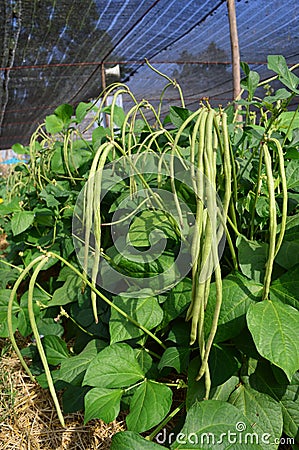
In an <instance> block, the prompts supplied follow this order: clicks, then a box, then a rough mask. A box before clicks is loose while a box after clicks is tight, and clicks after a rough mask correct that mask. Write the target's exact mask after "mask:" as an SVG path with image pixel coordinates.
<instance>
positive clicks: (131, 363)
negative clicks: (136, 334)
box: [83, 344, 144, 388]
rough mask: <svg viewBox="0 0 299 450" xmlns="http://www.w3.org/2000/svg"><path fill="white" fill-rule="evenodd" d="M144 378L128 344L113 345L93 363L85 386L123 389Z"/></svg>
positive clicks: (102, 352) (88, 371)
mask: <svg viewBox="0 0 299 450" xmlns="http://www.w3.org/2000/svg"><path fill="white" fill-rule="evenodd" d="M142 378H144V372H143V370H142V369H141V367H140V365H139V364H138V362H137V360H136V357H135V354H134V350H133V349H132V348H131V347H130V346H129V345H127V344H112V345H109V347H106V348H104V350H102V351H101V352H100V353H98V355H97V356H96V358H95V359H94V360H93V361H92V362H91V364H90V366H89V367H88V369H87V372H86V374H85V377H84V380H83V385H89V386H96V387H107V388H121V387H127V386H131V385H132V384H134V383H137V381H139V380H141V379H142Z"/></svg>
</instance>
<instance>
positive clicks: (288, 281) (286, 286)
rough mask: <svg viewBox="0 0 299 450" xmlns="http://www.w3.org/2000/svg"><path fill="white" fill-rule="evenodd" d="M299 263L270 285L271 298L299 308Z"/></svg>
mask: <svg viewBox="0 0 299 450" xmlns="http://www.w3.org/2000/svg"><path fill="white" fill-rule="evenodd" d="M298 292H299V265H298V266H295V267H294V268H293V269H291V270H289V271H288V272H286V273H285V274H283V275H282V276H281V277H280V278H278V279H277V280H275V281H274V282H273V283H272V284H271V286H270V298H271V300H279V301H281V302H283V303H286V304H288V305H291V306H293V307H294V308H296V309H298V310H299V299H298Z"/></svg>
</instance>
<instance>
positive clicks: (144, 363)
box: [134, 348, 153, 375]
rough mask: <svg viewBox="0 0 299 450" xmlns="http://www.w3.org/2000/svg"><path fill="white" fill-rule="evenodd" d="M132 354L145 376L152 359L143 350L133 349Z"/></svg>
mask: <svg viewBox="0 0 299 450" xmlns="http://www.w3.org/2000/svg"><path fill="white" fill-rule="evenodd" d="M134 353H135V356H136V359H137V361H138V363H139V365H140V367H141V369H142V370H143V372H144V373H145V375H147V372H148V371H149V370H150V369H151V367H152V365H153V358H152V357H151V356H150V355H149V354H148V352H147V351H146V350H144V349H143V348H134Z"/></svg>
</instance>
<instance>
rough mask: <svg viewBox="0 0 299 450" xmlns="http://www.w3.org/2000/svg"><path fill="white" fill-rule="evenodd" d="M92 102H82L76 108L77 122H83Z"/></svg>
mask: <svg viewBox="0 0 299 450" xmlns="http://www.w3.org/2000/svg"><path fill="white" fill-rule="evenodd" d="M91 107H92V103H85V102H80V103H79V105H78V106H77V108H76V119H77V123H81V122H82V120H83V119H84V118H85V116H86V114H87V113H88V111H89V110H90V109H91Z"/></svg>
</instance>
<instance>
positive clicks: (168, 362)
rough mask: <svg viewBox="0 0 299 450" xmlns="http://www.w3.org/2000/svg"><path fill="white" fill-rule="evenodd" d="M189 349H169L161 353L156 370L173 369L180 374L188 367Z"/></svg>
mask: <svg viewBox="0 0 299 450" xmlns="http://www.w3.org/2000/svg"><path fill="white" fill-rule="evenodd" d="M189 355H190V348H180V347H169V348H167V349H166V350H165V352H164V353H163V355H162V357H161V359H160V361H159V364H158V369H159V370H161V369H163V367H173V368H174V369H175V370H176V371H177V373H182V372H183V371H184V370H185V369H186V368H187V365H188V361H189Z"/></svg>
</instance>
